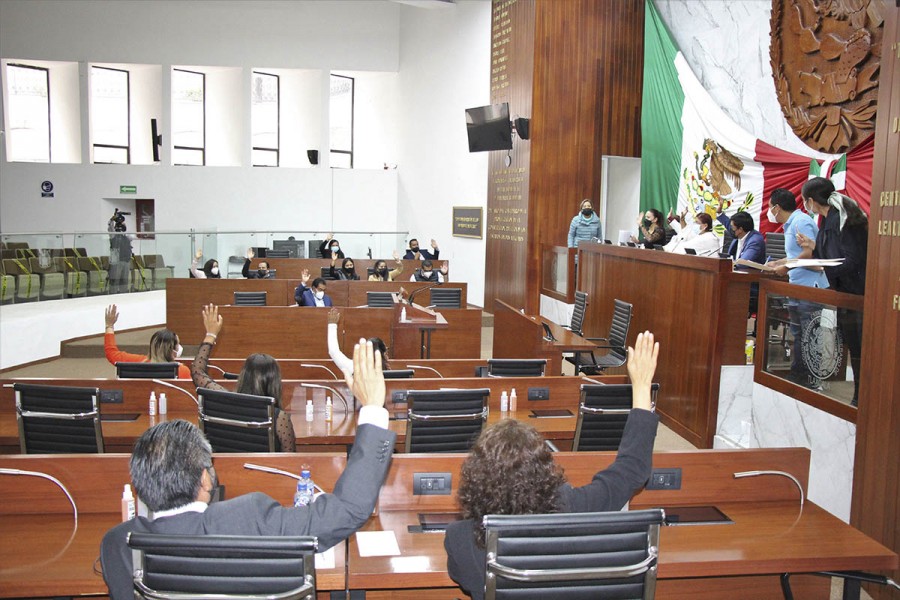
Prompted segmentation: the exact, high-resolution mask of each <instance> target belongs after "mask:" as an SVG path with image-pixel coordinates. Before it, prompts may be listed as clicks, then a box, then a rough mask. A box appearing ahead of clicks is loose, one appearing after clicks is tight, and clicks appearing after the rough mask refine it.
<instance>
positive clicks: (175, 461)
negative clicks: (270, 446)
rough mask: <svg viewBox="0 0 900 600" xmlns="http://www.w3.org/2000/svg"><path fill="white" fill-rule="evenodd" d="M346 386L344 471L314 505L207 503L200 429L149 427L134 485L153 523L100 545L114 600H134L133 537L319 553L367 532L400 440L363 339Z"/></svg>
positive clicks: (136, 522)
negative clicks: (302, 546) (348, 415)
mask: <svg viewBox="0 0 900 600" xmlns="http://www.w3.org/2000/svg"><path fill="white" fill-rule="evenodd" d="M347 383H348V384H349V385H350V387H351V389H352V390H353V394H354V395H355V396H356V397H357V398H358V399H359V400H360V402H361V403H362V404H363V407H362V409H361V410H360V413H359V418H358V426H357V430H356V440H355V443H354V444H353V451H352V452H351V453H350V457H349V459H348V462H347V468H346V469H345V470H344V472H343V473H342V474H341V477H340V479H338V481H337V483H336V484H335V486H334V493H333V494H323V495H321V496H319V497H318V498H317V499H316V500H314V501H313V502H312V503H311V504H310V505H309V506H302V507H297V508H294V507H283V506H282V505H281V504H280V503H278V502H277V501H275V500H274V499H272V498H270V497H269V496H267V495H265V494H263V493H259V492H256V493H252V494H245V495H243V496H239V497H237V498H234V499H232V500H227V501H223V502H216V503H214V504H210V500H211V498H212V493H213V490H215V488H216V485H217V482H216V472H215V469H214V468H213V460H212V448H211V447H210V445H209V442H208V441H207V440H206V438H205V437H204V435H203V433H202V432H201V431H200V429H199V428H197V426H195V425H193V424H192V423H188V422H187V421H182V420H175V421H168V422H165V423H160V424H159V425H156V426H155V427H151V428H150V429H148V430H147V431H146V432H145V433H144V434H143V435H142V436H141V437H140V438H139V439H138V440H137V442H135V445H134V450H133V452H132V455H131V465H130V468H131V480H132V483H133V484H134V487H135V491H136V492H137V495H138V497H139V498H140V499H141V500H143V502H144V503H145V504H146V505H147V507H148V508H149V509H150V510H151V511H153V513H154V514H153V519H147V518H144V517H135V518H134V519H131V520H129V521H126V522H124V523H122V524H120V525H117V526H116V527H113V528H112V529H111V530H109V531H108V532H107V533H106V535H105V536H104V537H103V542H102V543H101V546H100V561H101V563H102V565H103V579H104V580H105V581H106V585H107V587H108V588H109V595H110V598H111V599H112V600H118V599H123V600H124V599H126V598H128V599H130V598H133V597H134V591H133V590H134V588H133V579H132V571H133V566H132V560H131V550H130V549H129V548H128V545H127V543H126V538H127V536H128V533H129V532H132V531H137V532H142V533H160V534H187V535H202V534H210V535H284V536H298V535H310V536H316V537H317V538H318V540H319V551H322V550H326V549H328V548H330V547H331V546H334V545H335V544H337V543H339V542H341V541H342V540H344V539H346V538H347V537H348V536H350V535H351V534H353V533H354V532H355V531H356V530H357V529H359V528H360V527H362V525H363V524H365V522H366V521H367V520H368V518H369V515H371V514H372V510H373V509H374V507H375V502H376V500H377V499H378V492H379V490H380V489H381V485H382V483H384V479H385V477H386V475H387V470H388V467H389V466H390V462H391V455H392V453H393V448H394V442H395V440H396V434H395V433H393V432H392V431H390V430H388V414H387V411H386V410H385V409H384V397H385V385H384V375H383V374H382V368H381V354H380V353H378V352H375V351H374V350H373V348H372V343H371V342H366V341H365V340H360V342H359V344H357V345H356V347H355V348H354V350H353V375H352V376H351V377H348V381H347Z"/></svg>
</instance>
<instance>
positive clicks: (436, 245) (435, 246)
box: [431, 239, 438, 250]
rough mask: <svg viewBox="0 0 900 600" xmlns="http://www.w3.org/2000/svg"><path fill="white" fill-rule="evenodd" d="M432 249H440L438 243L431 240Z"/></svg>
mask: <svg viewBox="0 0 900 600" xmlns="http://www.w3.org/2000/svg"><path fill="white" fill-rule="evenodd" d="M431 247H432V249H434V250H437V249H438V243H437V242H436V241H435V240H434V239H432V240H431Z"/></svg>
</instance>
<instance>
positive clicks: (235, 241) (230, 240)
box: [0, 231, 409, 304]
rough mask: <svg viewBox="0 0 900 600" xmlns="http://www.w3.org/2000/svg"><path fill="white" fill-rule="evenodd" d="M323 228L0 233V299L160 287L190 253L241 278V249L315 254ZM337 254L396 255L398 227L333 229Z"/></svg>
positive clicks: (184, 270) (185, 269) (183, 269)
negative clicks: (340, 252) (211, 260)
mask: <svg viewBox="0 0 900 600" xmlns="http://www.w3.org/2000/svg"><path fill="white" fill-rule="evenodd" d="M326 235H327V234H325V233H322V232H314V231H157V232H152V233H131V232H127V233H109V232H105V231H104V232H67V233H17V234H0V241H2V247H0V253H2V261H0V263H2V268H0V275H2V288H0V302H2V303H3V304H10V303H18V302H34V301H41V300H58V299H62V298H69V297H78V296H85V295H99V294H110V293H113V294H115V293H126V292H128V293H130V292H143V291H150V290H154V289H164V288H165V280H166V279H168V278H170V277H190V266H191V259H192V258H193V257H194V256H195V254H196V252H198V251H202V253H203V255H202V258H201V260H200V265H201V266H202V264H203V263H204V262H205V261H207V260H209V259H211V258H212V259H215V260H216V261H218V263H219V269H220V273H221V275H222V277H234V278H239V277H241V267H242V266H243V262H244V257H245V256H246V255H247V250H248V249H250V248H252V249H253V251H254V254H255V255H256V256H262V255H263V254H264V253H265V254H266V255H268V256H270V257H273V256H278V257H288V258H315V257H316V253H317V251H318V249H319V244H320V243H321V242H322V241H323V240H324V239H325V236H326ZM334 238H335V239H336V240H338V242H339V244H340V247H341V250H342V251H343V252H344V254H345V256H348V257H352V258H360V259H362V258H370V257H371V258H375V259H378V258H384V259H388V260H390V259H391V256H392V254H393V252H394V251H395V250H396V251H398V252H399V253H400V254H401V255H402V254H403V252H404V248H405V247H406V243H407V239H408V238H409V233H408V232H406V231H365V232H359V231H354V232H342V231H336V232H334Z"/></svg>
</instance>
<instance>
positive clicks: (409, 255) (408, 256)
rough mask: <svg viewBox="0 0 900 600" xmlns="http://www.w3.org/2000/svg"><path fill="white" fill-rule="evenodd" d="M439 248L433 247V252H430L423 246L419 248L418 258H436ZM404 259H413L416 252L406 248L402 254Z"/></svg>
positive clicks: (438, 254) (439, 252) (439, 251)
mask: <svg viewBox="0 0 900 600" xmlns="http://www.w3.org/2000/svg"><path fill="white" fill-rule="evenodd" d="M440 254H441V250H440V248H435V250H434V254H432V253H431V252H430V251H429V250H427V249H425V248H419V255H420V256H421V257H422V258H421V259H420V260H437V259H438V256H440ZM403 258H404V259H405V260H415V259H416V253H415V252H413V251H412V250H409V249H407V250H406V254H404V255H403Z"/></svg>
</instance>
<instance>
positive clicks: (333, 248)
mask: <svg viewBox="0 0 900 600" xmlns="http://www.w3.org/2000/svg"><path fill="white" fill-rule="evenodd" d="M319 254H321V255H322V258H344V251H343V250H341V244H340V243H339V242H338V241H337V240H336V239H334V234H333V233H329V234H328V235H326V236H325V240H324V241H323V242H322V243H321V244H319Z"/></svg>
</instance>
